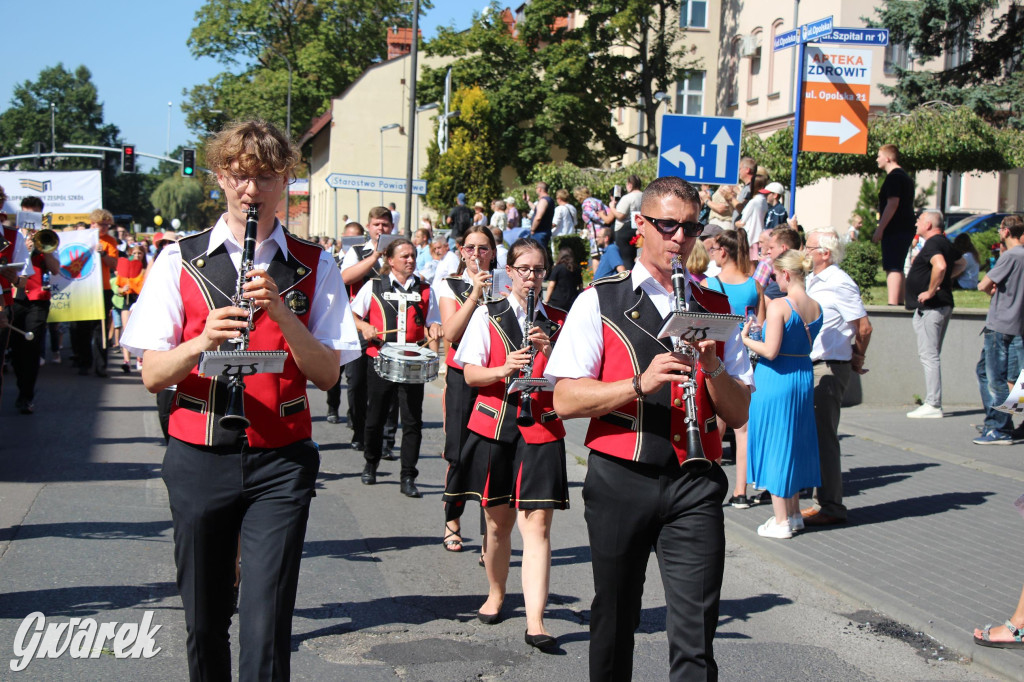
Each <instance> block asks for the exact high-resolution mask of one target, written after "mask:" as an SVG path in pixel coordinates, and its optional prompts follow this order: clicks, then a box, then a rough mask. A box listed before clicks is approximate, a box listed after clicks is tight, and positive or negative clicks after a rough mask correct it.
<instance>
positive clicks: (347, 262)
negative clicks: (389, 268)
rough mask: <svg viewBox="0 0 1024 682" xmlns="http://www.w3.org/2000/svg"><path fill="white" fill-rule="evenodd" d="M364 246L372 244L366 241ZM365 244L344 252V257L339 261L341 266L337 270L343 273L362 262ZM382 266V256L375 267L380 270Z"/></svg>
mask: <svg viewBox="0 0 1024 682" xmlns="http://www.w3.org/2000/svg"><path fill="white" fill-rule="evenodd" d="M366 244H373V242H372V241H371V240H369V239H367V240H366ZM366 244H363V245H362V246H360V247H355V246H353V247H352V248H351V249H349V250H348V251H346V252H345V257H344V258H342V259H341V266H340V267H339V270H341V272H345V270H347V269H349V268H350V267H352V266H353V265H355V264H356V263H358V262H360V261H362V260H363V248H365V247H366ZM383 265H384V256H381V257H380V258H378V259H377V267H378V268H380V267H381V266H383Z"/></svg>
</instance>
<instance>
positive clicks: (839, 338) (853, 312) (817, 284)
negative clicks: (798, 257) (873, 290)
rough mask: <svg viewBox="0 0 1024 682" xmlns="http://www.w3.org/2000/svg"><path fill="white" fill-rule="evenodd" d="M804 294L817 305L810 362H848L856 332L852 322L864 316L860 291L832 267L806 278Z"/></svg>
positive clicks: (837, 269) (865, 312) (845, 275)
mask: <svg viewBox="0 0 1024 682" xmlns="http://www.w3.org/2000/svg"><path fill="white" fill-rule="evenodd" d="M805 287H806V291H807V295H808V296H810V297H811V298H813V299H814V300H815V301H817V303H818V305H820V306H821V315H822V323H821V331H820V332H819V333H818V336H817V337H815V339H814V346H813V348H812V349H811V360H850V359H851V358H852V357H853V346H852V345H851V344H852V341H853V337H854V333H855V331H856V329H855V327H854V325H853V323H854V322H856V321H857V320H859V319H860V318H862V317H867V314H868V313H867V311H866V310H864V303H863V302H862V301H861V298H860V289H859V288H858V287H857V285H856V284H855V283H854V281H853V280H852V279H850V276H849V275H848V274H846V273H845V272H843V271H842V270H840V269H839V267H838V266H836V265H830V266H828V267H827V268H825V269H824V270H822V271H821V272H819V273H818V274H817V275H815V274H811V275H808V276H807V282H806V284H805Z"/></svg>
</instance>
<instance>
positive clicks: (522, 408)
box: [516, 287, 537, 426]
mask: <svg viewBox="0 0 1024 682" xmlns="http://www.w3.org/2000/svg"><path fill="white" fill-rule="evenodd" d="M536 296H537V295H536V293H535V292H534V290H533V287H530V290H529V291H528V292H526V319H525V320H524V321H523V348H529V349H530V361H529V362H527V363H526V367H523V369H522V371H521V372H520V374H519V376H520V378H523V379H529V378H530V377H531V376H533V360H534V358H535V357H537V349H536V348H534V347H533V344H532V343H530V330H531V329H533V321H534V320H533V318H534V317H535V315H536V312H537V311H536V305H537V302H536V300H537V299H536ZM536 423H537V422H536V421H535V420H534V418H533V393H532V392H531V391H530V390H529V389H528V388H523V389H522V390H521V391H519V416H518V417H516V424H518V425H519V426H533V425H534V424H536Z"/></svg>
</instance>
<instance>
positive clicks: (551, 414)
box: [469, 298, 565, 443]
mask: <svg viewBox="0 0 1024 682" xmlns="http://www.w3.org/2000/svg"><path fill="white" fill-rule="evenodd" d="M544 312H545V313H546V316H545V315H544V314H541V313H540V311H539V310H538V313H537V321H536V324H535V326H538V327H540V328H541V329H543V330H544V331H545V333H547V335H548V337H549V338H550V339H551V343H552V344H554V343H555V341H556V340H557V339H558V332H559V331H560V330H561V329H562V326H563V325H564V324H565V311H564V310H559V309H558V308H553V307H551V306H545V307H544ZM487 320H488V322H489V323H490V325H489V329H490V353H489V354H488V356H487V366H488V367H500V366H502V365H504V364H505V358H506V357H507V356H508V354H509V353H512V352H514V351H517V350H519V349H520V348H522V347H523V330H522V327H521V326H520V324H519V320H518V318H517V317H516V312H515V311H514V310H513V309H512V305H511V304H510V303H509V300H508V299H507V298H504V299H502V300H500V301H493V302H491V303H488V304H487ZM547 364H548V359H547V357H546V356H545V355H544V354H543V353H537V354H536V356H535V357H534V360H533V372H532V373H531V374H530V376H531V377H535V378H539V377H543V376H544V368H545V367H546V366H547ZM517 376H518V375H513V376H512V377H510V378H508V379H505V380H504V381H496V382H494V383H493V384H490V385H488V386H483V387H481V388H480V389H479V391H478V393H477V398H476V404H474V405H473V412H472V414H471V415H470V417H469V430H470V431H473V432H475V433H478V434H480V435H481V436H484V437H485V438H490V439H491V440H498V441H502V442H504V443H511V442H512V441H514V440H515V438H516V429H518V430H519V432H520V433H521V434H522V436H523V440H525V441H526V442H527V443H550V442H552V441H556V440H558V439H560V438H565V426H564V425H563V424H562V420H561V419H560V418H559V417H558V415H557V414H556V413H555V408H554V405H553V402H554V393H553V392H552V391H538V392H536V393H534V394H533V418H534V420H535V423H534V425H533V426H519V425H518V424H516V418H517V417H518V416H519V412H520V402H519V393H513V394H512V395H511V396H510V395H509V393H508V387H509V385H510V384H511V383H512V380H513V379H515V378H516V377H517Z"/></svg>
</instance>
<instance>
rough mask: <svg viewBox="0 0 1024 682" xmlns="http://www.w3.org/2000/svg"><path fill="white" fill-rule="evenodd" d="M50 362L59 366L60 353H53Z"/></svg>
mask: <svg viewBox="0 0 1024 682" xmlns="http://www.w3.org/2000/svg"><path fill="white" fill-rule="evenodd" d="M50 362H52V363H53V364H55V365H59V364H60V353H54V354H53V356H52V357H51V358H50Z"/></svg>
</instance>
